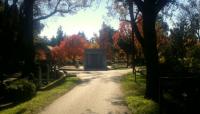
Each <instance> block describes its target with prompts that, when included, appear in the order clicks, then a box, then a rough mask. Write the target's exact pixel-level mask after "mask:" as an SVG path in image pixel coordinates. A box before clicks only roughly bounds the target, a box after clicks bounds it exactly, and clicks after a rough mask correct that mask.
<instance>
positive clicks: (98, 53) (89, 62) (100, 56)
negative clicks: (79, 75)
mask: <svg viewBox="0 0 200 114" xmlns="http://www.w3.org/2000/svg"><path fill="white" fill-rule="evenodd" d="M84 69H85V70H107V64H106V54H105V51H104V50H103V49H86V50H85V55H84Z"/></svg>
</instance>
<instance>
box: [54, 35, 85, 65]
mask: <svg viewBox="0 0 200 114" xmlns="http://www.w3.org/2000/svg"><path fill="white" fill-rule="evenodd" d="M88 47H89V43H88V41H87V40H86V39H85V38H84V37H83V36H81V35H72V36H69V37H66V38H64V40H63V41H61V42H60V44H59V45H58V46H55V47H53V49H52V58H53V60H54V61H55V62H59V63H61V64H63V63H65V61H66V60H72V61H73V62H74V63H75V61H76V59H80V60H82V58H83V54H84V50H85V49H86V48H88Z"/></svg>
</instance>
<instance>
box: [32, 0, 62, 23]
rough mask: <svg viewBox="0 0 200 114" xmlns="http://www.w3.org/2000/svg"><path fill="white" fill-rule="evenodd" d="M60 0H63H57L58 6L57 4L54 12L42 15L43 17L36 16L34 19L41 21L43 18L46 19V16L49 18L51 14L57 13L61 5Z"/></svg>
mask: <svg viewBox="0 0 200 114" xmlns="http://www.w3.org/2000/svg"><path fill="white" fill-rule="evenodd" d="M60 2H61V0H58V2H57V4H56V6H55V8H54V10H53V12H51V13H49V14H48V15H45V16H41V17H38V18H36V19H33V21H40V20H42V19H46V18H48V17H50V16H52V15H54V14H56V13H57V12H58V10H57V9H58V6H59V4H60Z"/></svg>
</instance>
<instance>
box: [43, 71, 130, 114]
mask: <svg viewBox="0 0 200 114" xmlns="http://www.w3.org/2000/svg"><path fill="white" fill-rule="evenodd" d="M128 72H131V69H127V70H109V71H70V73H75V74H77V76H78V77H79V78H81V80H82V82H81V84H79V85H78V86H76V87H75V88H73V89H72V90H71V91H69V92H68V93H66V94H65V95H63V96H61V97H60V98H58V99H57V100H55V101H54V102H53V103H52V104H50V105H49V106H47V107H46V108H45V109H44V110H43V111H42V112H41V113H40V114H131V113H130V112H129V110H128V108H127V106H126V105H125V102H124V101H123V99H122V96H123V94H122V92H121V90H120V83H119V79H120V76H122V75H123V74H126V73H128ZM47 100H48V98H47Z"/></svg>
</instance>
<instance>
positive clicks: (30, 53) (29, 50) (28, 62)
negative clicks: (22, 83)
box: [23, 0, 35, 76]
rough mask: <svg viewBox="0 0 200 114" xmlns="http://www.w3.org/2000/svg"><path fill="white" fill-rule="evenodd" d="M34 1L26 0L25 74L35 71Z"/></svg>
mask: <svg viewBox="0 0 200 114" xmlns="http://www.w3.org/2000/svg"><path fill="white" fill-rule="evenodd" d="M33 3H34V0H24V39H23V41H24V50H25V51H24V57H25V58H24V59H25V68H24V71H23V75H24V76H27V75H30V73H34V56H35V54H34V45H33Z"/></svg>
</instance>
